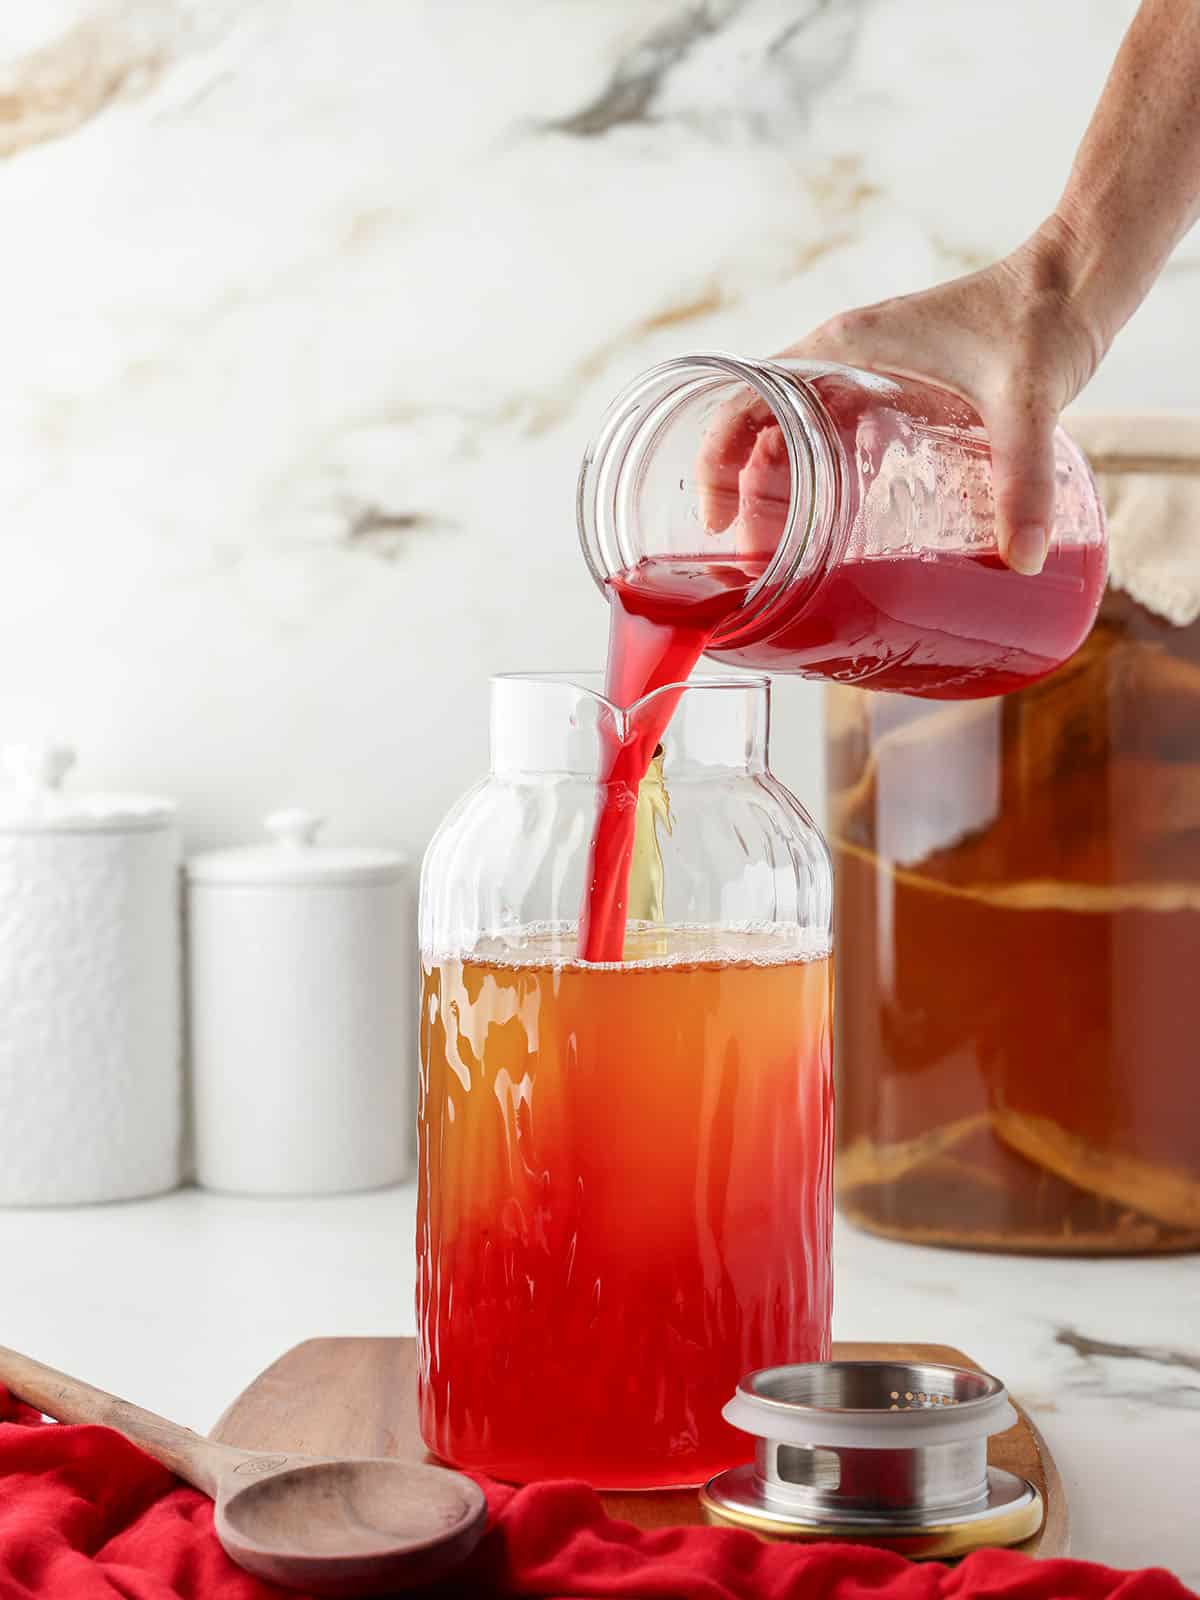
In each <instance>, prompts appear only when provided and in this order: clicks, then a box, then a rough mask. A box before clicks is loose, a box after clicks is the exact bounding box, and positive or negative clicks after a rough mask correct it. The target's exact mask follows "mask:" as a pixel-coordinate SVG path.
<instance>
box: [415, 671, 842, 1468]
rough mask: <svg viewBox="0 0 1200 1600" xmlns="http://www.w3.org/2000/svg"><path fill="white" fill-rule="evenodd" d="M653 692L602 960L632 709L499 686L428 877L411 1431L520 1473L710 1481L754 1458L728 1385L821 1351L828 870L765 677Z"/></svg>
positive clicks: (520, 681) (468, 1458)
mask: <svg viewBox="0 0 1200 1600" xmlns="http://www.w3.org/2000/svg"><path fill="white" fill-rule="evenodd" d="M597 682H598V679H597ZM661 693H669V694H671V695H677V696H678V704H677V706H676V709H675V712H674V715H673V717H672V719H671V722H670V724H669V726H668V727H667V729H666V732H665V734H664V735H663V736H662V743H661V746H660V749H659V752H658V754H657V756H656V758H655V760H654V761H653V763H652V764H651V768H650V772H649V774H648V775H647V777H646V778H645V779H644V780H643V781H642V783H641V785H640V789H639V791H638V793H637V795H636V798H635V804H636V807H637V834H636V839H635V844H634V860H633V869H632V873H631V877H630V884H629V900H628V919H629V920H628V923H627V937H626V942H625V950H624V958H623V959H622V960H621V961H618V962H612V963H606V964H595V963H587V962H583V961H581V960H579V959H578V957H577V955H576V938H577V931H578V921H579V910H580V904H581V901H582V898H583V894H584V890H585V882H586V877H587V863H588V858H589V841H590V838H591V835H592V831H593V825H594V821H595V817H596V813H597V798H598V795H597V791H598V787H599V786H598V784H597V773H598V772H599V770H600V767H601V762H602V760H603V759H604V756H605V752H606V750H607V748H608V746H609V741H610V740H611V738H612V735H613V732H614V729H615V730H616V731H617V733H618V734H619V735H620V736H622V737H625V736H628V735H629V733H630V732H631V730H635V729H636V726H637V724H638V723H639V721H640V719H642V718H644V717H646V716H648V715H651V714H652V713H653V711H654V706H653V704H652V703H651V702H652V701H653V700H654V698H655V697H653V696H651V697H647V700H644V701H641V702H638V703H635V704H634V705H632V706H630V707H629V708H627V709H626V710H625V711H620V710H618V708H616V707H615V706H613V705H611V704H610V703H609V702H608V701H606V700H605V699H603V698H602V697H601V696H600V695H599V693H598V692H597V690H596V688H595V687H593V686H592V685H591V684H590V683H589V682H588V681H587V680H586V679H583V680H579V681H576V680H572V679H565V678H557V677H507V678H498V679H495V680H494V681H493V685H492V729H491V732H492V763H491V773H490V775H489V777H488V778H487V779H486V780H485V781H484V782H483V783H481V784H480V785H479V786H477V787H476V788H475V789H473V790H472V791H471V793H470V794H468V795H467V796H466V798H465V799H464V800H462V801H461V802H460V803H459V805H458V806H457V807H456V808H455V810H454V811H453V812H452V813H451V814H450V816H449V817H447V819H446V821H445V822H444V824H443V825H442V827H441V829H440V830H439V832H438V833H437V835H436V836H435V838H434V840H433V842H432V844H431V845H430V847H429V851H428V854H427V856H426V859H425V864H424V870H423V873H422V884H421V923H420V933H421V952H422V953H421V961H422V975H423V991H422V998H421V1082H420V1111H419V1128H420V1180H419V1211H418V1246H417V1248H418V1274H417V1283H418V1287H417V1329H418V1352H419V1374H420V1415H421V1426H422V1432H423V1435H424V1438H425V1442H426V1444H427V1445H428V1446H429V1447H430V1449H431V1450H433V1451H434V1452H435V1453H436V1454H437V1455H439V1456H441V1457H443V1458H444V1459H446V1460H449V1461H451V1462H453V1463H455V1464H456V1465H459V1466H462V1467H467V1468H473V1469H478V1470H481V1471H484V1472H487V1473H490V1474H492V1475H494V1476H497V1477H500V1478H505V1479H510V1480H515V1481H524V1480H527V1479H530V1478H534V1477H547V1476H550V1477H554V1476H558V1477H583V1478H586V1479H589V1480H590V1481H591V1482H593V1483H594V1484H596V1485H598V1486H600V1487H624V1488H645V1487H658V1486H665V1485H674V1484H693V1483H699V1482H702V1481H704V1480H705V1479H706V1478H708V1477H709V1476H710V1475H711V1474H712V1473H714V1472H716V1471H718V1470H720V1469H721V1468H723V1467H725V1466H728V1465H730V1464H732V1463H733V1462H735V1461H736V1460H737V1459H738V1458H739V1456H741V1455H743V1454H744V1449H745V1445H744V1440H742V1441H740V1442H739V1436H738V1435H737V1434H736V1433H735V1432H734V1431H733V1430H732V1429H731V1428H729V1427H728V1425H727V1424H726V1423H724V1422H723V1421H722V1419H721V1408H722V1406H723V1405H724V1404H725V1402H726V1401H727V1400H728V1398H729V1396H730V1395H731V1394H732V1393H733V1391H734V1388H735V1387H736V1384H737V1382H738V1380H739V1378H741V1377H742V1376H744V1375H745V1373H747V1372H749V1371H751V1370H752V1369H754V1368H756V1367H761V1366H768V1365H771V1364H774V1363H778V1362H785V1361H814V1360H824V1359H826V1358H827V1357H828V1354H829V1317H830V1292H831V1291H830V1259H829V1257H830V1218H831V1210H832V1177H831V1162H832V1137H833V1134H832V1091H831V1080H832V1057H831V1051H832V1044H831V1039H830V1010H831V1003H832V997H831V970H830V968H831V960H830V913H831V874H830V868H829V861H828V855H827V852H826V850H825V846H824V843H823V842H822V840H821V837H820V835H819V834H818V833H817V831H816V829H815V828H814V827H813V825H812V823H811V822H810V821H809V819H808V817H807V816H806V815H805V813H804V811H803V810H802V808H801V807H800V805H799V804H798V802H797V801H796V800H795V799H794V798H793V797H792V796H791V795H790V794H789V793H788V792H787V790H786V789H784V788H783V786H782V785H781V784H779V783H778V782H777V781H776V780H775V779H774V778H773V777H772V776H771V773H770V771H769V769H768V767H767V711H768V688H767V684H766V683H765V681H763V680H762V679H753V678H747V677H737V678H708V679H705V678H699V679H695V680H693V681H692V682H691V683H689V684H688V685H687V686H686V687H682V686H680V685H672V686H670V687H669V689H666V690H663V691H661Z"/></svg>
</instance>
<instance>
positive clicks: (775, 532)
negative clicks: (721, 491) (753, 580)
mask: <svg viewBox="0 0 1200 1600" xmlns="http://www.w3.org/2000/svg"><path fill="white" fill-rule="evenodd" d="M739 492H740V500H741V521H740V522H739V523H738V527H737V538H736V549H737V553H738V554H739V555H742V556H770V555H773V554H774V552H775V549H776V546H777V545H778V544H779V541H780V539H781V538H782V536H783V527H784V523H785V522H786V521H787V514H788V507H789V506H790V504H791V499H792V472H791V467H790V465H789V463H788V453H787V444H786V442H785V440H784V437H783V429H782V428H780V427H779V425H778V424H777V423H772V425H771V426H770V427H769V428H764V429H763V430H762V431H761V433H760V434H759V435H758V438H757V439H756V440H755V442H754V449H753V451H752V452H751V455H750V459H749V461H747V463H746V465H745V466H744V467H743V468H742V476H741V482H740V485H739Z"/></svg>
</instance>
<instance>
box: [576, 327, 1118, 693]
mask: <svg viewBox="0 0 1200 1600" xmlns="http://www.w3.org/2000/svg"><path fill="white" fill-rule="evenodd" d="M1055 460H1056V471H1057V477H1056V485H1055V488H1056V497H1055V518H1054V525H1053V527H1052V529H1051V530H1050V542H1049V549H1048V554H1047V558H1046V564H1045V566H1044V568H1043V570H1042V571H1041V572H1040V573H1039V574H1038V575H1037V576H1036V577H1022V576H1020V575H1019V574H1017V573H1015V572H1012V571H1010V570H1009V568H1008V567H1007V566H1006V565H1005V563H1004V561H1003V560H1002V559H1001V557H1000V553H999V548H998V545H997V540H996V515H995V502H994V498H993V494H992V481H991V452H990V449H989V445H988V440H987V435H986V433H985V432H984V429H983V426H982V423H981V422H980V420H979V417H978V416H977V415H976V413H975V412H974V411H973V410H972V409H971V408H970V406H968V405H967V404H966V403H965V402H964V401H963V400H960V399H958V398H957V397H956V396H955V395H952V394H948V393H947V392H946V391H945V390H942V389H937V388H934V387H932V386H931V385H929V384H927V383H920V382H918V381H916V380H915V379H912V378H897V377H891V376H888V375H885V374H880V373H874V372H861V371H856V370H853V369H851V368H849V367H841V366H834V365H833V364H831V363H829V362H815V361H797V360H791V359H781V360H775V361H756V360H742V359H739V358H737V357H734V356H720V355H691V356H683V357H680V358H679V359H678V360H675V361H668V362H665V363H663V365H661V366H659V367H655V368H653V369H652V370H651V371H649V372H647V373H645V374H643V375H642V376H641V377H640V378H638V379H636V380H635V381H634V382H633V383H632V384H630V385H629V387H628V388H627V389H626V390H625V391H624V392H623V393H622V394H620V395H618V397H617V398H616V400H615V401H614V402H613V404H612V406H611V407H610V408H609V411H608V414H607V415H606V417H605V418H604V421H603V423H602V425H601V427H600V430H599V432H598V433H597V436H596V438H595V440H594V441H593V442H592V444H591V446H590V447H589V449H588V451H587V453H586V455H585V457H584V461H583V466H582V470H581V473H580V478H579V505H578V511H579V531H580V537H581V540H582V544H583V551H584V555H585V557H586V559H587V562H588V565H589V567H590V569H591V571H592V574H593V576H594V577H595V579H596V581H597V582H598V583H599V584H600V585H601V586H602V587H604V588H605V589H606V590H607V591H608V592H609V595H610V597H611V598H615V599H616V600H617V601H618V603H619V604H620V606H621V607H622V609H623V610H625V611H626V612H630V613H633V614H634V615H636V616H639V617H644V618H648V619H650V620H651V621H655V622H658V623H659V624H660V625H661V624H663V623H670V624H672V625H674V626H675V627H676V628H677V629H681V630H682V631H683V633H684V634H687V633H689V632H690V633H691V635H692V637H693V640H694V644H695V654H699V652H700V650H701V649H705V650H707V652H708V654H709V655H710V656H711V657H713V658H714V659H716V660H718V661H721V662H729V663H734V664H736V665H738V666H746V667H753V668H755V669H756V670H758V671H769V672H787V673H798V674H801V675H803V676H805V677H813V678H829V679H834V680H835V681H837V682H839V683H856V684H860V685H867V686H869V687H871V688H872V689H889V690H900V691H903V692H904V693H906V694H919V695H923V696H930V697H934V698H941V699H964V698H971V697H974V696H979V695H989V694H999V693H1001V692H1002V691H1006V690H1009V689H1014V688H1018V687H1019V686H1020V685H1021V684H1023V683H1029V682H1031V681H1033V680H1034V679H1036V678H1039V677H1041V676H1042V675H1043V674H1045V673H1046V672H1049V671H1050V670H1051V669H1052V668H1053V667H1056V666H1058V665H1059V663H1060V662H1062V661H1064V660H1065V659H1066V657H1067V656H1069V655H1070V654H1071V652H1072V651H1073V650H1074V649H1075V648H1076V647H1077V646H1078V645H1079V643H1080V641H1081V640H1082V639H1083V638H1084V637H1085V636H1086V634H1087V631H1088V629H1089V628H1090V626H1091V624H1092V620H1093V618H1094V617H1095V615H1096V607H1097V605H1098V604H1099V600H1100V595H1101V592H1102V590H1103V587H1104V562H1105V545H1104V519H1103V515H1102V513H1101V510H1100V504H1099V501H1098V499H1097V495H1096V487H1095V484H1094V482H1093V480H1092V476H1091V473H1090V472H1089V471H1088V467H1087V463H1086V461H1085V460H1084V458H1083V456H1082V455H1081V454H1080V452H1079V450H1078V449H1077V448H1076V446H1075V445H1074V444H1073V443H1072V441H1071V440H1070V439H1069V438H1068V437H1067V436H1066V434H1064V433H1063V432H1061V430H1060V431H1059V433H1058V434H1057V435H1056V438H1055Z"/></svg>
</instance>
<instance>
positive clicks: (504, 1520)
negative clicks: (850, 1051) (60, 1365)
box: [0, 1389, 1197, 1600]
mask: <svg viewBox="0 0 1200 1600" xmlns="http://www.w3.org/2000/svg"><path fill="white" fill-rule="evenodd" d="M0 1419H3V1420H0V1600H34V1597H36V1600H118V1597H119V1600H175V1597H183V1600H278V1597H279V1596H281V1595H283V1594H284V1593H286V1592H287V1591H284V1590H281V1589H276V1588H275V1587H274V1586H272V1585H270V1584H266V1583H260V1582H259V1581H258V1580H257V1579H255V1578H251V1577H249V1576H248V1575H247V1574H246V1573H244V1572H241V1571H240V1570H239V1569H238V1568H237V1567H235V1566H234V1565H233V1563H232V1562H231V1561H229V1560H228V1559H227V1557H226V1556H225V1554H224V1552H223V1551H222V1549H221V1547H220V1545H219V1544H218V1543H217V1540H216V1536H215V1535H214V1533H213V1531H212V1507H211V1505H210V1504H209V1502H208V1501H207V1500H206V1499H205V1498H204V1496H203V1495H201V1494H198V1493H197V1492H196V1490H194V1489H188V1488H185V1487H183V1486H181V1485H180V1483H179V1481H178V1479H176V1478H174V1477H172V1476H171V1474H170V1473H169V1472H167V1471H166V1469H165V1468H163V1467H160V1466H158V1465H157V1464H156V1463H155V1462H153V1461H151V1460H150V1458H149V1457H148V1456H145V1455H143V1454H142V1452H141V1451H140V1450H138V1449H136V1448H135V1446H133V1445H131V1444H128V1443H127V1442H126V1441H125V1440H124V1439H122V1438H121V1437H120V1436H119V1435H118V1434H115V1433H112V1432H110V1431H109V1430H108V1429H107V1428H70V1427H59V1426H57V1425H55V1424H44V1423H42V1422H41V1421H40V1419H39V1418H38V1416H37V1415H36V1413H34V1412H32V1411H30V1410H29V1409H28V1407H26V1406H22V1405H20V1404H18V1403H16V1402H15V1401H13V1400H12V1399H10V1397H9V1396H8V1395H7V1394H6V1393H5V1391H4V1390H3V1389H0ZM484 1487H485V1488H486V1490H487V1494H488V1503H489V1508H490V1510H491V1515H492V1525H491V1528H490V1530H489V1532H488V1533H487V1535H486V1536H485V1538H484V1541H483V1544H482V1545H481V1546H480V1548H479V1550H478V1551H477V1552H476V1554H475V1556H474V1557H472V1559H471V1561H470V1562H469V1563H468V1564H467V1565H466V1566H465V1567H464V1568H462V1569H461V1570H460V1571H459V1572H458V1573H456V1574H455V1575H454V1577H453V1578H451V1579H448V1580H447V1581H446V1582H445V1583H444V1584H442V1585H441V1586H440V1588H439V1589H438V1591H437V1593H438V1595H439V1596H440V1597H442V1600H448V1597H449V1596H456V1597H457V1596H463V1597H467V1596H470V1597H472V1600H487V1597H491V1596H503V1597H506V1600H515V1597H518V1596H544V1597H555V1596H563V1597H567V1596H573V1597H583V1596H587V1597H597V1600H598V1597H601V1596H619V1597H622V1600H624V1597H627V1596H628V1597H632V1596H637V1597H639V1600H675V1597H677V1596H678V1597H680V1600H801V1597H802V1600H939V1597H945V1600H972V1597H975V1596H979V1597H987V1600H1110V1597H1113V1600H1117V1597H1119V1600H1189V1596H1190V1600H1197V1597H1195V1596H1194V1595H1191V1592H1190V1591H1189V1590H1187V1589H1185V1588H1184V1587H1183V1585H1182V1584H1181V1583H1180V1582H1179V1581H1178V1580H1177V1579H1176V1578H1173V1577H1171V1575H1170V1574H1169V1573H1167V1572H1163V1571H1160V1570H1158V1569H1151V1570H1149V1571H1146V1572H1138V1573H1122V1572H1114V1571H1112V1570H1111V1569H1110V1568H1108V1567H1099V1566H1094V1565H1093V1564H1092V1563H1090V1562H1085V1561H1032V1560H1030V1559H1029V1558H1028V1557H1026V1556H1021V1555H1017V1554H1015V1553H1014V1552H1012V1551H1004V1550H981V1551H979V1552H977V1553H976V1554H975V1555H972V1556H968V1557H967V1559H966V1560H965V1561H963V1562H961V1563H960V1564H959V1565H958V1566H957V1567H946V1566H942V1565H939V1564H937V1563H933V1562H928V1563H924V1564H915V1563H912V1562H908V1561H905V1560H904V1559H903V1557H901V1556H897V1555H892V1554H889V1553H888V1552H887V1551H883V1550H863V1549H854V1548H852V1547H850V1546H846V1545H807V1546H797V1545H783V1544H775V1545H769V1544H763V1543H760V1541H759V1540H757V1539H756V1538H755V1537H754V1536H753V1534H749V1533H739V1532H736V1531H734V1530H733V1529H717V1528H679V1529H675V1530H668V1531H664V1532H660V1533H641V1532H639V1530H638V1529H636V1528H633V1527H630V1526H629V1525H628V1524H627V1523H621V1522H613V1521H611V1520H610V1519H609V1518H608V1517H606V1516H605V1515H604V1512H603V1509H602V1507H601V1505H600V1501H599V1499H598V1498H597V1496H596V1495H595V1494H594V1493H593V1492H592V1490H590V1489H588V1488H586V1487H585V1486H584V1485H582V1484H574V1483H541V1484H532V1485H530V1486H529V1487H527V1488H524V1489H509V1488H505V1487H503V1486H502V1485H499V1484H492V1483H488V1484H485V1485H484Z"/></svg>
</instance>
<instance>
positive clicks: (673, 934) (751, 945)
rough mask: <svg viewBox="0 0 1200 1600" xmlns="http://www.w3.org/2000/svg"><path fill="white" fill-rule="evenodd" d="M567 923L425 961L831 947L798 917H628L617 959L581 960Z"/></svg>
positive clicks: (614, 965) (510, 933)
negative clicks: (725, 922)
mask: <svg viewBox="0 0 1200 1600" xmlns="http://www.w3.org/2000/svg"><path fill="white" fill-rule="evenodd" d="M578 939H579V929H578V925H577V924H576V923H574V922H534V923H527V924H525V925H523V926H521V927H516V928H506V929H504V930H503V931H501V932H498V933H493V934H485V935H482V936H481V937H480V938H479V939H477V940H476V941H475V943H474V944H472V945H471V946H470V947H469V948H462V947H459V948H458V949H454V950H442V951H426V952H424V956H425V960H426V961H446V960H453V961H478V962H486V963H487V964H488V965H490V966H501V967H537V968H546V967H549V968H553V969H556V970H566V969H570V970H572V971H578V972H629V971H640V970H645V971H661V970H662V969H663V968H671V967H677V968H681V969H688V968H693V967H700V966H752V967H770V966H780V965H785V964H787V963H789V962H797V961H821V960H824V959H826V958H827V957H828V956H830V955H831V954H832V945H831V942H830V940H829V938H828V936H827V935H825V934H824V933H821V932H818V931H815V930H813V929H811V928H802V927H801V926H800V925H799V924H798V923H743V924H739V925H734V926H731V927H713V926H711V925H708V924H703V923H675V924H670V925H659V924H656V923H655V924H652V923H630V924H629V927H628V928H627V929H626V934H625V955H624V959H623V960H621V961H582V960H580V958H579V955H578Z"/></svg>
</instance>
